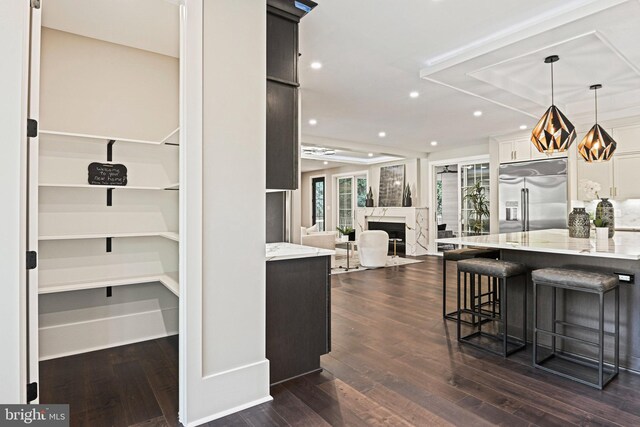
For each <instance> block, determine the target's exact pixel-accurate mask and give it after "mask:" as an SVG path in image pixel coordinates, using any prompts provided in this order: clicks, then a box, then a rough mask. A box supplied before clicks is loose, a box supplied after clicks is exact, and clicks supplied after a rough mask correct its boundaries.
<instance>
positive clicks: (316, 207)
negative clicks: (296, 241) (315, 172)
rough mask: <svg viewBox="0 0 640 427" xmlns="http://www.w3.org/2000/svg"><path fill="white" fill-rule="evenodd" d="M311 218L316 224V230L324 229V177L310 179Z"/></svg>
mask: <svg viewBox="0 0 640 427" xmlns="http://www.w3.org/2000/svg"><path fill="white" fill-rule="evenodd" d="M311 199H312V200H311V220H312V223H313V224H317V225H318V231H325V222H324V217H325V215H324V211H325V188H324V177H318V178H313V179H312V180H311Z"/></svg>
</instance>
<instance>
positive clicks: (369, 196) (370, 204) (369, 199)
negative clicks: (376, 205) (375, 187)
mask: <svg viewBox="0 0 640 427" xmlns="http://www.w3.org/2000/svg"><path fill="white" fill-rule="evenodd" d="M364 205H365V206H366V207H368V208H372V207H373V191H371V187H369V192H368V193H367V198H366V199H365V201H364Z"/></svg>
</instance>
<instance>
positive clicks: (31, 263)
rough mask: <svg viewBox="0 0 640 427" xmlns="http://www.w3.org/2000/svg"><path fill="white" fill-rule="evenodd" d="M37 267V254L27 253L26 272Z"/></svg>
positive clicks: (33, 252) (34, 252)
mask: <svg viewBox="0 0 640 427" xmlns="http://www.w3.org/2000/svg"><path fill="white" fill-rule="evenodd" d="M37 266H38V253H37V252H36V251H28V252H27V270H33V269H34V268H36V267H37Z"/></svg>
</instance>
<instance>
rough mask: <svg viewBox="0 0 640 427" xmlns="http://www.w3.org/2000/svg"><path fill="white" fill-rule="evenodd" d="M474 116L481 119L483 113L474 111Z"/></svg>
mask: <svg viewBox="0 0 640 427" xmlns="http://www.w3.org/2000/svg"><path fill="white" fill-rule="evenodd" d="M473 115H474V116H476V117H480V116H481V115H482V111H480V110H478V111H474V112H473Z"/></svg>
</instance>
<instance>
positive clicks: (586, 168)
mask: <svg viewBox="0 0 640 427" xmlns="http://www.w3.org/2000/svg"><path fill="white" fill-rule="evenodd" d="M577 166H578V168H577V169H578V200H589V198H588V197H587V196H586V195H585V194H584V191H583V189H582V181H583V180H588V181H593V182H597V183H598V184H600V187H601V190H600V191H599V192H598V195H599V196H600V197H606V198H609V197H613V162H600V163H598V162H596V163H587V162H585V161H584V160H583V159H582V157H581V156H580V155H578V159H577Z"/></svg>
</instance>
